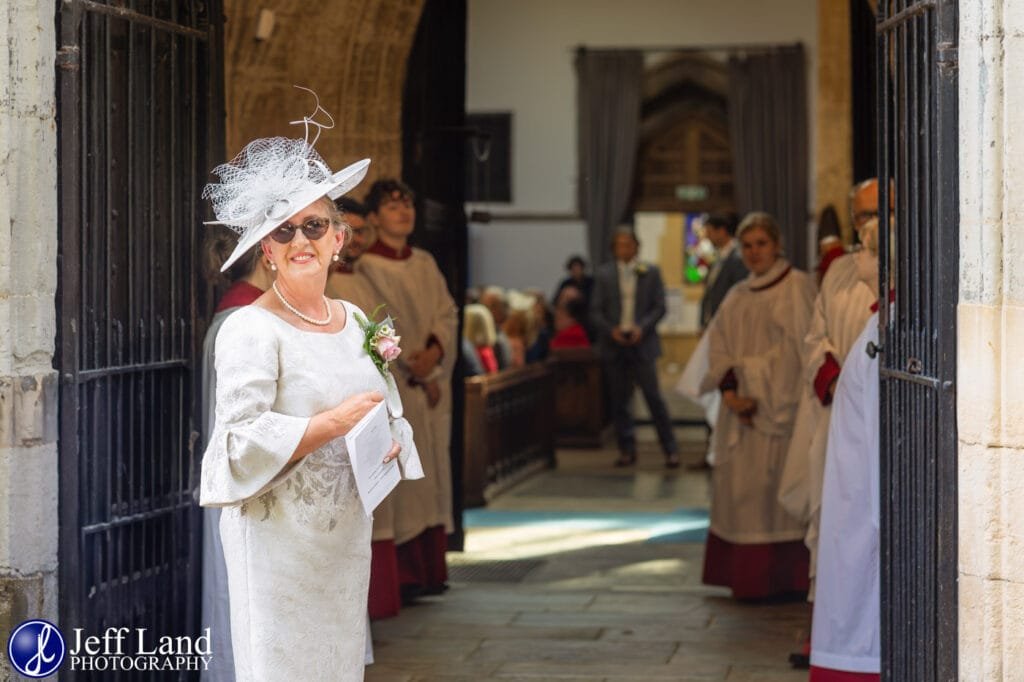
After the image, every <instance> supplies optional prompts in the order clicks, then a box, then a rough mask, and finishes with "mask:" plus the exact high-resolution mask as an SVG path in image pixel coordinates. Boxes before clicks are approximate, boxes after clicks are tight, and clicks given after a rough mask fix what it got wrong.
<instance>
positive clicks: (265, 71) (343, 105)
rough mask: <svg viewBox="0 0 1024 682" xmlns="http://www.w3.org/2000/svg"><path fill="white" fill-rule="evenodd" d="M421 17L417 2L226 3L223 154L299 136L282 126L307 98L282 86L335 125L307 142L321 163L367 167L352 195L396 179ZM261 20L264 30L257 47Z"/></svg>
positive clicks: (299, 130)
mask: <svg viewBox="0 0 1024 682" xmlns="http://www.w3.org/2000/svg"><path fill="white" fill-rule="evenodd" d="M422 9H423V0H328V1H325V2H308V1H307V0H266V1H265V2H260V3H254V2H247V1H246V0H226V2H225V3H224V13H225V16H226V17H227V23H226V25H225V39H224V43H225V44H224V69H225V95H226V108H227V126H226V127H227V132H226V135H227V152H228V155H229V156H233V155H234V154H235V153H237V152H238V151H239V150H240V149H241V148H242V147H243V146H244V145H245V144H246V143H248V142H249V141H250V140H252V139H253V138H256V137H269V136H273V135H283V136H286V137H301V136H302V135H303V131H302V128H301V127H296V126H289V125H288V122H289V121H294V120H296V119H300V118H301V117H302V116H303V115H305V114H307V113H310V112H311V111H312V109H313V99H312V97H311V96H310V95H309V93H306V92H303V91H301V90H296V89H295V88H293V87H292V86H293V85H302V86H304V87H307V88H310V89H312V90H315V91H316V93H317V94H318V95H319V96H320V103H321V106H323V108H324V109H326V110H327V111H328V112H330V114H331V115H332V116H333V117H334V120H335V122H336V127H335V128H334V129H333V130H327V131H324V132H323V134H322V136H321V138H320V141H319V142H318V143H317V149H318V150H319V151H320V153H321V155H323V157H324V159H325V160H326V161H327V164H328V165H329V166H330V167H331V168H332V169H338V168H340V167H342V166H343V165H344V164H347V163H351V162H353V161H357V160H359V159H362V158H365V157H369V158H371V159H373V164H372V165H371V166H370V172H369V174H368V176H367V180H365V181H364V183H363V185H362V190H357V192H356V194H361V192H362V191H365V189H366V188H368V187H369V183H370V182H372V180H373V179H375V178H378V177H381V176H385V175H387V176H398V175H400V174H401V171H402V88H403V85H404V83H405V63H406V59H407V58H408V56H409V51H410V49H411V48H412V41H413V38H414V37H415V35H416V26H417V24H418V23H419V17H420V12H421V11H422ZM262 11H269V12H271V13H272V16H273V30H272V31H271V32H270V35H269V37H267V38H266V39H265V40H257V39H256V31H257V25H258V23H259V19H260V13H261V12H262ZM267 16H268V17H269V16H270V15H267Z"/></svg>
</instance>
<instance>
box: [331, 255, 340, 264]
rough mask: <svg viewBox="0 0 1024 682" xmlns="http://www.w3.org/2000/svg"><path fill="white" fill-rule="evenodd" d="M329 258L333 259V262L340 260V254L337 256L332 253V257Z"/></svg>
mask: <svg viewBox="0 0 1024 682" xmlns="http://www.w3.org/2000/svg"><path fill="white" fill-rule="evenodd" d="M331 260H333V261H334V262H335V263H337V262H338V261H340V260H341V256H339V255H338V254H334V258H332V259H331Z"/></svg>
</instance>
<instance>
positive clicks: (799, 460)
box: [779, 251, 877, 596]
mask: <svg viewBox="0 0 1024 682" xmlns="http://www.w3.org/2000/svg"><path fill="white" fill-rule="evenodd" d="M863 258H874V256H872V255H871V254H869V253H868V252H867V251H858V252H856V253H851V254H847V255H845V256H841V257H839V258H838V259H836V260H835V261H834V262H833V263H832V265H831V267H829V269H828V272H827V273H826V274H825V279H824V280H823V281H822V283H821V291H819V292H818V296H817V298H816V299H815V301H814V313H813V315H812V316H811V325H810V329H809V330H808V332H807V336H806V338H805V339H804V353H805V363H806V365H805V373H804V378H805V382H804V388H803V395H802V396H801V398H800V406H799V408H798V409H797V416H796V422H795V424H794V426H793V438H792V440H791V441H790V444H789V451H788V452H787V454H786V464H785V467H784V469H783V472H782V482H781V483H780V489H779V501H780V502H781V503H782V505H783V506H784V507H785V508H786V510H787V511H788V512H789V513H790V514H792V515H793V516H794V517H796V518H798V519H800V520H801V521H802V522H803V523H805V524H807V533H806V535H805V537H804V542H805V544H806V545H807V549H808V550H809V551H810V555H811V557H810V577H811V578H812V581H811V589H812V596H813V589H814V581H813V578H814V576H815V565H816V557H817V544H818V543H817V538H818V517H819V515H820V511H821V479H822V476H823V475H824V470H825V447H826V442H827V441H828V425H829V415H830V414H831V406H825V405H822V404H821V401H820V400H819V399H818V395H817V393H815V390H814V382H815V378H816V377H817V375H818V370H819V369H820V368H821V367H822V365H823V364H824V363H825V360H826V356H828V355H831V356H832V357H833V358H834V359H835V361H836V362H837V363H838V364H839V365H840V367H841V366H842V365H843V363H844V362H845V360H846V356H847V354H848V353H849V352H850V347H851V346H852V344H853V342H854V341H855V340H856V339H857V337H858V336H859V335H860V333H861V331H863V329H864V322H865V321H866V320H867V319H868V317H869V316H870V315H871V304H872V303H874V302H875V299H876V298H877V297H876V296H875V293H874V292H873V291H872V290H871V288H870V287H869V286H868V285H867V284H865V283H864V282H863V281H862V280H861V278H860V276H859V274H858V267H857V261H858V260H860V259H863Z"/></svg>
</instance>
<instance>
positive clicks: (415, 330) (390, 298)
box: [355, 248, 459, 545]
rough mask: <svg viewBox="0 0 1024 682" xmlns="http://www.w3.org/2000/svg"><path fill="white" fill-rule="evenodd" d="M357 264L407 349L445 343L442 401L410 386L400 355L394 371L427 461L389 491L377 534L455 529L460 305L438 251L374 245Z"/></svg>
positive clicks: (401, 537)
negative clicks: (389, 251)
mask: <svg viewBox="0 0 1024 682" xmlns="http://www.w3.org/2000/svg"><path fill="white" fill-rule="evenodd" d="M355 271H356V274H357V275H358V276H361V277H363V278H364V279H365V281H366V282H367V284H368V286H369V290H370V292H371V293H370V295H371V296H373V298H374V300H376V301H377V302H378V303H386V304H387V313H388V314H389V315H391V316H392V318H393V319H394V321H395V330H396V331H397V332H398V334H399V335H400V336H401V337H402V341H401V344H400V345H401V347H402V353H403V355H404V356H405V357H406V358H407V357H408V354H409V353H412V352H413V351H417V350H422V349H423V348H424V347H425V346H426V343H427V340H428V339H429V338H430V337H431V336H433V337H434V338H436V339H437V341H438V343H439V344H440V345H441V348H442V350H443V356H442V359H441V363H440V365H439V367H438V368H437V369H436V370H435V373H434V375H432V378H434V379H436V380H437V382H438V385H439V386H440V387H441V401H440V403H439V404H438V405H436V406H435V407H434V408H430V407H429V406H428V405H427V396H426V392H425V391H424V390H423V388H422V387H419V386H410V385H409V379H410V378H411V374H410V373H409V371H408V369H407V368H406V366H405V364H404V362H403V360H404V358H402V357H400V358H399V359H398V361H396V362H394V363H392V365H391V371H392V374H394V377H395V381H396V383H397V384H398V392H399V394H400V395H401V398H402V405H403V406H404V408H405V418H406V420H408V422H409V423H410V424H411V425H412V428H413V438H414V440H415V441H416V448H417V450H418V451H419V456H420V461H421V462H422V463H423V471H424V474H425V477H424V478H422V479H419V480H415V481H402V482H401V483H400V484H399V485H398V487H397V488H396V489H395V491H394V492H393V493H392V494H391V495H390V496H389V499H391V500H392V505H393V514H392V517H393V527H392V528H390V529H383V528H379V527H378V526H379V524H377V523H375V524H374V538H375V539H379V538H381V537H383V535H384V534H385V533H390V535H391V537H393V538H394V540H395V544H398V545H400V544H403V543H405V542H408V541H409V540H412V539H413V538H415V537H416V536H417V535H419V534H420V533H422V532H423V531H424V530H426V529H428V528H432V527H435V526H442V525H443V526H444V527H445V531H446V532H448V533H450V532H452V530H453V519H452V481H451V458H450V454H449V444H450V440H451V409H452V408H451V405H452V401H451V389H450V384H451V377H452V372H453V370H454V368H455V361H456V359H457V357H458V353H459V349H458V346H457V344H458V341H459V339H458V323H459V318H458V309H457V307H456V305H455V301H454V300H453V299H452V297H451V294H450V293H449V292H448V285H447V283H446V282H445V279H444V275H442V274H441V271H440V269H438V267H437V263H436V262H435V261H434V258H433V256H431V255H430V253H428V252H427V251H424V250H422V249H417V248H413V249H412V255H411V256H410V257H409V258H406V259H403V260H399V259H393V258H388V257H385V256H381V255H378V254H376V253H373V252H372V251H371V252H368V253H365V254H363V256H362V257H361V258H360V259H359V260H358V261H356V264H355Z"/></svg>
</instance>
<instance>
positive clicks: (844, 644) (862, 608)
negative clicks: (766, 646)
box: [810, 259, 881, 682]
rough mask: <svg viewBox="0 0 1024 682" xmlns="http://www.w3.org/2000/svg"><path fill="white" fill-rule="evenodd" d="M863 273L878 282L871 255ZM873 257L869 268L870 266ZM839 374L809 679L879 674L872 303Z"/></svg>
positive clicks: (840, 680)
mask: <svg viewBox="0 0 1024 682" xmlns="http://www.w3.org/2000/svg"><path fill="white" fill-rule="evenodd" d="M862 265H863V269H862V270H861V277H862V279H863V280H865V281H866V282H867V283H869V284H870V283H872V282H873V283H874V284H875V288H876V289H877V282H878V270H877V267H878V266H877V259H876V260H875V261H874V263H873V264H872V263H870V262H866V263H863V264H862ZM872 265H873V269H872ZM870 311H872V312H873V313H874V314H872V315H871V317H869V318H868V320H867V322H866V323H865V325H864V329H863V331H862V333H861V334H860V336H859V337H858V338H857V340H856V341H854V343H853V346H852V348H851V349H850V354H849V356H848V357H847V360H846V364H845V365H844V366H843V371H842V373H841V374H840V375H839V380H838V383H837V385H836V389H835V394H834V400H833V403H832V419H831V423H830V424H829V434H828V453H827V455H826V458H825V475H824V485H823V492H822V505H821V528H820V530H821V534H820V539H819V546H818V575H817V592H816V598H815V601H814V617H813V622H812V630H811V641H812V643H813V646H812V648H811V675H810V682H853V681H854V680H863V681H864V682H872V681H877V680H879V679H881V677H880V670H881V614H880V610H879V601H880V596H879V592H880V585H879V575H880V559H879V505H880V497H879V496H880V491H879V473H878V469H879V423H878V420H879V398H878V381H879V380H878V371H879V370H878V359H877V356H876V357H872V356H871V355H869V354H868V352H867V347H868V344H869V343H876V344H877V342H878V313H877V311H878V303H877V302H876V303H875V304H874V305H872V306H871V307H870Z"/></svg>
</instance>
